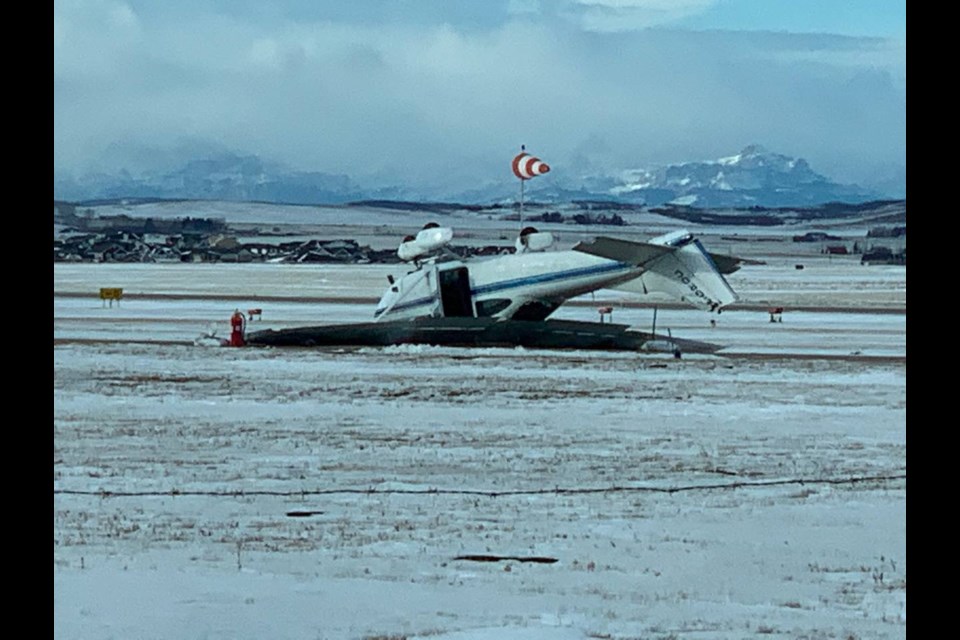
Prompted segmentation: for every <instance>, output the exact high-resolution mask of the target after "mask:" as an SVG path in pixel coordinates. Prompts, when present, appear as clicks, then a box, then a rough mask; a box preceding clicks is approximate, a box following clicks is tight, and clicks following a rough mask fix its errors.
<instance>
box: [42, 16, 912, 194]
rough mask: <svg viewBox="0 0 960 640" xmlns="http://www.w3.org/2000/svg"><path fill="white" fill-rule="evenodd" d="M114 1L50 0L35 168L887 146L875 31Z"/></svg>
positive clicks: (308, 166) (419, 162)
mask: <svg viewBox="0 0 960 640" xmlns="http://www.w3.org/2000/svg"><path fill="white" fill-rule="evenodd" d="M659 4H660V3H627V2H620V3H616V2H610V3H606V5H605V7H606V8H608V9H609V8H612V9H614V10H621V9H624V10H633V9H650V8H651V7H652V8H657V7H658V6H659ZM702 4H703V3H694V2H691V3H686V4H680V5H677V6H678V7H680V8H683V7H686V10H690V11H692V10H695V9H696V7H697V6H702ZM613 5H618V6H613ZM619 5H623V6H619ZM640 5H643V6H640ZM125 6H126V5H124V4H122V3H118V2H98V3H93V4H92V5H85V7H87V8H88V9H86V10H84V11H79V12H77V11H73V10H72V8H73V5H69V6H65V5H60V4H58V5H57V6H56V8H55V14H54V51H55V54H54V57H55V62H54V161H55V167H58V168H69V169H71V170H73V171H74V172H80V171H84V170H86V169H88V168H90V167H91V166H95V165H97V164H98V163H103V162H105V160H104V158H107V157H112V158H123V157H124V154H122V153H117V150H118V149H121V148H123V147H124V146H126V147H130V148H135V147H138V145H139V146H140V147H143V146H144V145H153V146H157V147H165V148H170V149H176V148H180V147H179V146H178V145H181V143H182V141H183V140H185V139H188V140H200V141H205V143H207V144H209V145H212V146H217V147H223V148H230V149H235V150H237V151H239V152H241V153H254V154H259V155H261V156H263V157H264V158H266V159H275V160H278V161H282V162H286V163H288V164H290V165H292V166H294V167H297V168H300V169H305V170H316V171H329V172H333V173H349V174H351V175H354V176H356V177H358V178H363V177H364V176H377V177H378V179H381V180H383V181H385V182H393V183H399V182H414V183H422V184H436V185H443V184H449V185H454V184H456V185H458V186H460V187H465V186H469V185H470V184H471V183H475V182H478V181H486V180H496V179H499V178H500V175H501V173H502V170H504V167H506V165H505V164H504V160H503V158H509V157H512V155H511V154H512V153H514V151H515V149H516V148H517V147H518V146H519V145H520V144H521V143H525V144H527V145H528V146H530V147H531V148H532V149H535V150H536V152H537V154H538V155H541V156H542V157H544V159H545V160H547V161H548V162H549V163H550V164H551V166H552V168H553V169H554V173H553V175H554V176H561V175H562V174H563V173H564V172H565V171H568V172H572V171H573V170H574V169H573V167H579V168H586V167H590V168H597V169H611V170H615V169H618V168H623V169H628V168H632V167H638V166H644V165H645V164H662V163H665V162H674V161H682V160H690V159H707V158H717V157H721V156H726V155H730V154H732V153H736V152H737V151H738V150H739V149H741V148H742V147H743V146H745V145H746V144H749V143H752V142H759V143H762V144H764V145H765V146H767V147H769V148H771V149H772V150H775V151H778V152H781V153H787V154H791V155H800V156H804V157H807V158H808V159H809V160H810V161H811V163H812V164H813V167H814V169H818V170H819V167H820V166H825V164H826V163H828V162H832V163H833V166H837V167H839V166H841V165H842V166H849V165H850V164H851V163H855V162H859V163H861V164H862V165H863V166H866V165H868V164H869V163H871V162H877V163H879V162H886V163H894V164H897V163H900V164H905V147H906V134H905V108H906V107H905V105H906V101H905V89H904V86H905V50H901V49H898V48H897V47H896V46H894V45H890V44H889V43H886V42H885V41H880V40H877V39H862V38H837V37H822V36H804V35H788V34H772V33H736V32H686V31H667V30H660V29H648V30H642V31H633V32H615V33H614V32H584V31H582V30H581V29H579V28H576V27H575V26H574V25H572V24H571V23H568V22H565V21H563V20H550V19H547V18H543V19H540V18H536V17H534V16H533V14H524V15H521V16H518V17H517V18H516V19H515V20H510V21H507V22H505V23H503V24H502V25H500V26H498V27H496V28H490V29H484V30H465V29H461V28H458V27H457V26H455V25H450V24H446V25H443V24H438V25H423V24H376V25H364V24H357V23H353V24H348V23H344V22H333V21H312V22H311V21H303V20H299V21H291V20H286V19H283V18H277V19H272V20H258V21H253V20H246V19H242V18H240V17H236V16H229V15H223V14H213V13H202V12H201V13H198V14H196V15H191V16H190V19H182V18H180V17H179V16H177V15H175V14H171V15H170V16H167V17H164V16H160V17H157V16H153V17H151V18H150V19H149V20H148V19H147V18H145V17H144V16H137V15H136V14H135V13H130V14H128V13H127V12H126V11H125V10H124V9H123V7H125ZM569 6H572V5H569ZM581 6H582V7H583V8H584V9H589V8H590V7H588V6H586V5H581ZM89 7H93V9H89ZM68 9H69V10H68ZM111 16H114V17H113V18H111ZM111 20H113V22H111ZM118 30H119V31H118ZM124 30H126V31H124ZM118 32H123V33H127V34H128V35H129V36H130V37H127V38H126V39H123V38H119V39H118V38H116V35H117V33H118ZM901 78H902V79H903V82H902V83H901V82H900V79H901ZM189 148H190V149H195V148H196V146H195V145H194V146H191V147H189ZM108 149H110V150H111V151H109V152H108V151H107V150H108ZM601 149H602V152H600V151H599V150H601ZM134 155H135V154H127V155H126V159H125V160H123V161H124V162H127V161H128V159H129V158H132V157H134ZM837 158H844V159H843V160H842V161H839V160H837V161H834V159H837ZM115 162H117V163H119V162H120V160H115ZM838 162H839V163H840V164H838ZM123 166H126V165H123ZM114 168H117V167H114ZM129 168H131V169H135V167H133V166H130V167H129Z"/></svg>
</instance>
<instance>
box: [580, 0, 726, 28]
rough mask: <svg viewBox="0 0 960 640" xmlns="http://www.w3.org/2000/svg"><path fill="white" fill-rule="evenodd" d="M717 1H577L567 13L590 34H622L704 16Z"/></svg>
mask: <svg viewBox="0 0 960 640" xmlns="http://www.w3.org/2000/svg"><path fill="white" fill-rule="evenodd" d="M716 3H717V0H574V2H573V4H572V5H571V6H570V7H569V9H568V10H567V11H566V12H565V13H566V15H567V16H568V17H570V18H571V19H573V20H574V21H576V22H577V23H578V24H580V26H582V27H583V28H584V29H587V30H589V31H598V32H620V31H632V30H636V29H645V28H648V27H656V26H663V25H669V24H671V23H674V22H676V21H678V20H682V19H683V18H688V17H690V16H693V15H698V14H700V13H703V12H704V11H706V10H707V9H709V8H710V7H712V6H713V5H715V4H716Z"/></svg>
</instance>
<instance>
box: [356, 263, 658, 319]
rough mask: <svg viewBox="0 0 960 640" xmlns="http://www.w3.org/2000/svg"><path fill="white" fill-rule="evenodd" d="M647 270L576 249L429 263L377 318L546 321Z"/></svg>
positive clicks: (407, 279)
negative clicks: (572, 302) (568, 304)
mask: <svg viewBox="0 0 960 640" xmlns="http://www.w3.org/2000/svg"><path fill="white" fill-rule="evenodd" d="M643 271H644V269H643V267H639V266H636V265H633V264H629V263H626V262H619V261H616V260H609V259H606V258H602V257H598V256H593V255H589V254H586V253H581V252H578V251H570V250H567V251H553V252H530V253H516V254H509V255H501V256H496V257H492V258H487V259H475V260H471V261H470V262H468V263H465V262H463V261H460V260H450V261H445V262H434V263H428V264H423V265H421V266H420V267H419V268H418V269H416V270H414V271H411V272H410V273H408V274H406V275H405V276H403V277H402V278H400V279H399V280H397V281H396V282H395V283H393V284H392V285H391V287H389V288H388V289H387V291H386V293H384V295H383V298H382V299H381V300H380V303H379V304H378V305H377V309H376V311H375V312H374V317H375V318H376V319H377V320H382V319H387V318H389V319H391V320H399V319H410V318H417V317H424V316H426V317H441V316H447V317H496V318H503V319H506V318H512V319H516V320H543V319H544V318H546V317H547V316H549V315H550V314H551V313H553V312H554V311H555V310H556V309H557V307H559V306H560V305H561V304H563V303H564V302H565V301H566V300H568V299H570V298H572V297H575V296H578V295H582V294H584V293H588V292H590V291H595V290H597V289H602V288H605V287H610V286H613V285H616V284H619V283H621V282H626V281H628V280H632V279H634V278H636V277H637V276H639V275H640V274H641V273H643Z"/></svg>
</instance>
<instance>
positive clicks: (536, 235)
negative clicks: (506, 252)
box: [516, 227, 556, 253]
mask: <svg viewBox="0 0 960 640" xmlns="http://www.w3.org/2000/svg"><path fill="white" fill-rule="evenodd" d="M555 240H556V239H555V238H554V237H553V234H552V233H550V232H549V231H543V232H541V231H537V229H536V228H535V227H524V229H523V231H521V232H520V237H518V238H517V242H516V247H517V253H523V252H525V251H545V250H546V249H549V248H550V247H552V246H553V243H554V242H555Z"/></svg>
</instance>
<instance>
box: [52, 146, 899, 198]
mask: <svg viewBox="0 0 960 640" xmlns="http://www.w3.org/2000/svg"><path fill="white" fill-rule="evenodd" d="M577 182H578V183H577V184H565V183H563V182H562V180H561V179H559V178H554V177H553V175H550V176H547V177H543V178H539V179H537V180H532V181H530V184H528V185H527V187H528V191H527V194H528V197H529V198H530V199H536V200H539V201H542V202H554V203H566V202H573V201H598V202H609V203H611V204H615V203H625V204H644V205H647V206H659V205H666V204H671V205H677V206H695V207H701V208H702V207H709V208H717V207H749V206H762V207H797V206H811V205H820V204H822V203H827V202H841V203H861V202H866V201H873V200H880V199H883V197H884V196H883V195H882V194H878V193H876V192H871V191H869V190H866V189H863V188H861V187H858V186H856V185H842V184H837V183H835V182H832V181H830V180H829V179H827V178H826V177H824V176H823V175H820V174H819V173H817V172H815V171H814V170H813V169H811V167H810V166H809V164H808V163H807V162H806V161H805V160H803V159H801V158H791V157H788V156H785V155H781V154H777V153H773V152H770V151H767V150H766V149H764V148H763V147H760V146H758V145H751V146H749V147H746V148H745V149H743V150H742V151H741V152H740V153H738V154H736V155H733V156H729V157H725V158H720V159H718V160H714V161H704V162H686V163H680V164H673V165H668V166H665V167H658V168H652V169H630V170H627V171H623V172H620V173H619V174H618V175H604V176H588V177H582V178H580V179H578V180H577ZM54 198H55V199H60V200H67V201H97V200H101V201H102V200H114V199H137V200H141V201H143V200H147V199H164V200H178V199H179V200H184V199H191V200H220V201H234V202H240V201H243V202H270V203H278V204H306V205H314V204H344V203H348V202H358V201H380V202H383V201H390V202H397V201H401V200H402V201H412V202H419V201H438V200H439V201H455V202H459V203H463V204H470V205H490V204H493V203H499V204H508V203H511V202H513V201H514V200H515V199H516V185H515V184H514V181H513V180H509V179H507V180H505V182H504V183H503V184H494V185H490V186H486V187H478V188H474V189H471V190H470V191H461V192H452V193H437V192H436V190H433V191H430V192H423V193H417V192H416V189H414V188H413V187H399V186H389V185H388V186H378V187H370V186H367V185H360V184H357V183H356V182H355V181H354V180H353V179H352V178H351V177H349V176H346V175H340V174H329V173H322V172H302V171H301V172H298V171H290V170H288V169H286V168H284V167H282V166H280V165H276V164H269V163H265V162H263V161H262V160H261V159H260V158H258V157H257V156H241V155H235V154H221V155H218V156H215V157H210V158H204V159H197V160H192V161H190V162H188V163H186V164H185V165H184V166H182V167H181V168H179V169H176V170H174V171H169V172H166V173H158V174H144V175H140V176H136V177H135V176H133V175H131V174H130V173H128V172H125V171H123V172H120V173H119V174H117V175H107V174H93V175H87V176H83V177H81V178H64V177H61V178H57V177H56V176H55V178H54Z"/></svg>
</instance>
